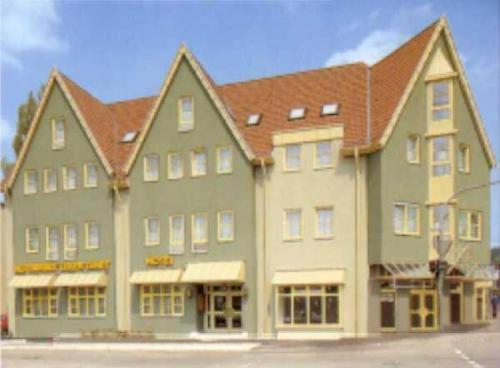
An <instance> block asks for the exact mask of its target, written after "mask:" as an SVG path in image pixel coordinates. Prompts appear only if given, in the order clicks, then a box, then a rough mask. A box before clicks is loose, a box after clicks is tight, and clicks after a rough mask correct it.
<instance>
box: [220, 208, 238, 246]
mask: <svg viewBox="0 0 500 368" xmlns="http://www.w3.org/2000/svg"><path fill="white" fill-rule="evenodd" d="M217 238H218V240H219V241H220V242H224V241H232V240H234V212H233V211H220V212H219V213H217Z"/></svg>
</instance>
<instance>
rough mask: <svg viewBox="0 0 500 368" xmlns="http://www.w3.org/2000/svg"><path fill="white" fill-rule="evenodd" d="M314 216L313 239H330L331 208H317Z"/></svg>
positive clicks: (331, 233) (331, 224)
mask: <svg viewBox="0 0 500 368" xmlns="http://www.w3.org/2000/svg"><path fill="white" fill-rule="evenodd" d="M315 215H316V229H315V237H316V238H318V239H325V238H331V237H332V236H333V207H317V208H316V209H315Z"/></svg>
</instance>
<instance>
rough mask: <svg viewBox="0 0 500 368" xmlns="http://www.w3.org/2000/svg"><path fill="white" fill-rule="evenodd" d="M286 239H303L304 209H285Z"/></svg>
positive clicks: (284, 235)
mask: <svg viewBox="0 0 500 368" xmlns="http://www.w3.org/2000/svg"><path fill="white" fill-rule="evenodd" d="M283 238H284V239H285V240H299V239H302V210H301V209H297V208H296V209H289V210H285V219H284V234H283Z"/></svg>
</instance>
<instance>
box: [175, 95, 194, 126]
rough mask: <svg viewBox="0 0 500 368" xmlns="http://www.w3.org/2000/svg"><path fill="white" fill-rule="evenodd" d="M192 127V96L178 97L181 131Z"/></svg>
mask: <svg viewBox="0 0 500 368" xmlns="http://www.w3.org/2000/svg"><path fill="white" fill-rule="evenodd" d="M193 128H194V97H193V96H184V97H181V98H180V99H179V126H178V129H179V131H181V132H185V131H188V130H192V129H193Z"/></svg>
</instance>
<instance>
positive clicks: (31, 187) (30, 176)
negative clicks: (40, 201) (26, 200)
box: [24, 170, 38, 194]
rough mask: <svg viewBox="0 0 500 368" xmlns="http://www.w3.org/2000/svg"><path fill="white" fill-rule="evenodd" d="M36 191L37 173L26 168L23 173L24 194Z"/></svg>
mask: <svg viewBox="0 0 500 368" xmlns="http://www.w3.org/2000/svg"><path fill="white" fill-rule="evenodd" d="M37 191H38V173H37V172H36V171H35V170H28V171H25V173H24V194H35V193H36V192H37Z"/></svg>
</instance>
